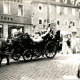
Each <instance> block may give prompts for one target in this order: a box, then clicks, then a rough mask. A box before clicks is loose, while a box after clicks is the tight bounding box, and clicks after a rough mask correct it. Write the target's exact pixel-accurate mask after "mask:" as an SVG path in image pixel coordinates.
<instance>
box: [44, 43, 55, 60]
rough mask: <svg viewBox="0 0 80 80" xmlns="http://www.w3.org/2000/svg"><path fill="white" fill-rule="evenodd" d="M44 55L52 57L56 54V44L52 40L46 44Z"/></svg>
mask: <svg viewBox="0 0 80 80" xmlns="http://www.w3.org/2000/svg"><path fill="white" fill-rule="evenodd" d="M45 55H46V57H47V58H53V57H54V56H55V55H56V46H55V44H54V42H48V43H47V44H46V48H45Z"/></svg>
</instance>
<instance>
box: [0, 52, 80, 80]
mask: <svg viewBox="0 0 80 80" xmlns="http://www.w3.org/2000/svg"><path fill="white" fill-rule="evenodd" d="M5 63H6V60H5V59H4V60H3V62H2V67H1V68H0V80H79V79H78V78H77V70H78V66H79V64H80V55H79V54H59V53H58V54H56V56H55V57H54V58H53V59H47V58H40V59H34V60H32V61H26V62H24V61H23V60H22V58H21V59H20V61H18V62H16V61H13V60H12V59H10V65H5Z"/></svg>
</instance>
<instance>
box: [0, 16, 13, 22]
mask: <svg viewBox="0 0 80 80" xmlns="http://www.w3.org/2000/svg"><path fill="white" fill-rule="evenodd" d="M0 20H2V21H13V18H12V17H9V16H0Z"/></svg>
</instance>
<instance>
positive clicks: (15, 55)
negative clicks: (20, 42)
mask: <svg viewBox="0 0 80 80" xmlns="http://www.w3.org/2000/svg"><path fill="white" fill-rule="evenodd" d="M19 58H20V54H18V53H16V54H13V55H12V59H13V60H15V61H18V60H19Z"/></svg>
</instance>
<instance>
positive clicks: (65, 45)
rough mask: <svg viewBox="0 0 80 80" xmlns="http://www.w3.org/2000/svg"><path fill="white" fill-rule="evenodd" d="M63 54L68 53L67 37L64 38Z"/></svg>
mask: <svg viewBox="0 0 80 80" xmlns="http://www.w3.org/2000/svg"><path fill="white" fill-rule="evenodd" d="M62 53H68V46H67V35H64V36H63V45H62Z"/></svg>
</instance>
